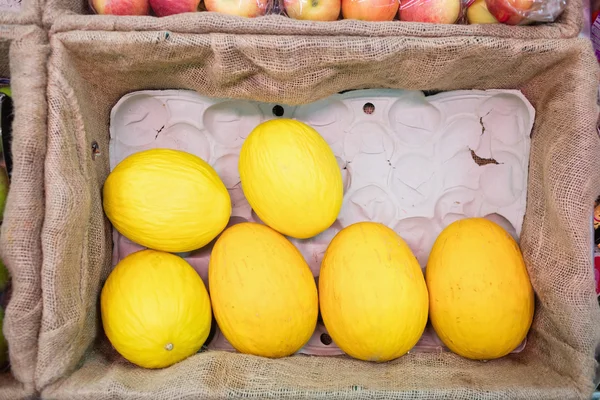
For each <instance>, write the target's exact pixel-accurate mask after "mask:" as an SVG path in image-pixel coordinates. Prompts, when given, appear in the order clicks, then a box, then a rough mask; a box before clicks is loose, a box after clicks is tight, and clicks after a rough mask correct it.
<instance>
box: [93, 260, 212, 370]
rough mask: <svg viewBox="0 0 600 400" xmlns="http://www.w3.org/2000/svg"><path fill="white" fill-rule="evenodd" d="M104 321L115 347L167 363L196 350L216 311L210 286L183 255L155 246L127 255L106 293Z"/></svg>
mask: <svg viewBox="0 0 600 400" xmlns="http://www.w3.org/2000/svg"><path fill="white" fill-rule="evenodd" d="M100 307H101V313H102V325H103V326H104V331H105V332H106V336H107V337H108V339H109V340H110V342H111V344H112V345H113V347H114V348H115V349H116V350H117V351H118V352H119V353H120V354H121V355H122V356H123V357H125V358H126V359H127V360H129V361H130V362H132V363H134V364H136V365H139V366H140V367H145V368H163V367H167V366H169V365H172V364H175V363H177V362H179V361H181V360H183V359H185V358H187V357H189V356H191V355H193V354H195V353H196V352H197V351H198V350H200V348H201V347H202V344H203V343H204V341H205V340H206V338H207V337H208V334H209V332H210V325H211V320H212V314H211V309H210V299H209V297H208V292H207V291H206V287H205V286H204V283H203V282H202V279H201V278H200V276H199V275H198V274H197V273H196V271H195V270H194V269H193V268H192V267H191V266H190V265H189V264H188V263H187V262H186V261H185V260H184V259H182V258H180V257H178V256H176V255H173V254H170V253H164V252H160V251H155V250H142V251H138V252H136V253H133V254H130V255H129V256H127V257H125V258H124V259H123V260H121V262H119V264H117V266H116V267H115V269H114V270H113V271H112V272H111V274H110V275H109V277H108V279H107V281H106V283H105V284H104V287H103V288H102V294H101V297H100Z"/></svg>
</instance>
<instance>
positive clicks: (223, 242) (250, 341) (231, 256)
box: [208, 223, 319, 358]
mask: <svg viewBox="0 0 600 400" xmlns="http://www.w3.org/2000/svg"><path fill="white" fill-rule="evenodd" d="M208 282H209V287H210V295H211V300H212V306H213V312H214V315H215V319H216V320H217V323H218V325H219V328H220V329H221V331H222V332H223V335H224V336H225V338H227V340H228V341H229V342H230V343H231V344H232V345H233V347H235V348H236V349H237V350H238V351H240V352H241V353H246V354H253V355H257V356H263V357H270V358H278V357H285V356H289V355H291V354H294V353H295V352H297V351H298V350H300V349H301V348H302V346H304V345H305V344H306V343H307V342H308V340H309V339H310V337H311V335H312V333H313V332H314V330H315V327H316V324H317V316H318V312H319V306H318V296H317V287H316V284H315V280H314V277H313V276H312V273H311V271H310V268H309V267H308V265H307V264H306V261H304V258H303V257H302V254H300V252H299V251H298V249H296V247H294V245H293V244H292V243H291V242H290V241H289V240H287V239H286V238H285V237H284V236H282V235H281V234H280V233H278V232H276V231H274V230H273V229H271V228H269V227H268V226H265V225H261V224H256V223H241V224H238V225H234V226H232V227H230V228H228V229H226V230H225V232H223V234H222V235H221V236H220V237H219V239H217V242H216V243H215V246H214V248H213V250H212V253H211V257H210V264H209V268H208Z"/></svg>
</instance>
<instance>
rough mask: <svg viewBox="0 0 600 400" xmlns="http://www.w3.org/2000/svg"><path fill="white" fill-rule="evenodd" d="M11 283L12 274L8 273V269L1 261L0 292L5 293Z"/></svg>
mask: <svg viewBox="0 0 600 400" xmlns="http://www.w3.org/2000/svg"><path fill="white" fill-rule="evenodd" d="M9 281H10V273H9V272H8V268H6V266H5V265H4V263H3V262H2V260H0V292H4V291H5V290H6V288H7V287H8V282H9Z"/></svg>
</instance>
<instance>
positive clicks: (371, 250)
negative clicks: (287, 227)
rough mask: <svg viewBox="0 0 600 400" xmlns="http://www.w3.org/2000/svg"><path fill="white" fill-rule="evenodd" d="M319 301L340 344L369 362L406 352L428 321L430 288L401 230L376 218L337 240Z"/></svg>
mask: <svg viewBox="0 0 600 400" xmlns="http://www.w3.org/2000/svg"><path fill="white" fill-rule="evenodd" d="M319 302H320V306H321V315H322V317H323V322H324V323H325V326H326V328H327V331H328V332H329V334H330V335H331V338H332V339H333V341H334V342H335V344H337V345H338V346H339V347H340V348H341V349H342V350H343V351H344V352H345V353H347V354H348V355H350V356H352V357H354V358H357V359H360V360H364V361H376V362H384V361H389V360H393V359H395V358H398V357H400V356H402V355H404V354H405V353H407V352H408V351H409V350H410V349H411V348H413V347H414V345H415V344H417V342H418V341H419V339H420V337H421V335H422V334H423V331H424V330H425V326H426V324H427V312H428V295H427V287H426V286H425V279H424V277H423V273H422V272H421V268H420V267H419V263H418V262H417V259H416V258H415V256H414V255H413V253H412V251H411V250H410V248H409V247H408V245H407V244H406V243H405V242H404V240H402V238H401V237H400V236H398V234H396V232H394V231H393V230H392V229H390V228H388V227H386V226H385V225H383V224H379V223H375V222H359V223H356V224H353V225H350V226H348V227H346V228H344V229H343V230H341V231H340V232H339V233H338V234H337V235H336V236H335V237H334V239H333V240H332V241H331V243H330V245H329V247H328V248H327V251H326V252H325V257H324V258H323V263H322V264H321V272H320V275H319Z"/></svg>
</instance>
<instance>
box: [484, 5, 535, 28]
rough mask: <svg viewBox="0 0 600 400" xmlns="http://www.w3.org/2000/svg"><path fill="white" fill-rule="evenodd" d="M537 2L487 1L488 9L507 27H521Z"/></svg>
mask: <svg viewBox="0 0 600 400" xmlns="http://www.w3.org/2000/svg"><path fill="white" fill-rule="evenodd" d="M534 1H535V0H485V4H486V5H487V9H488V10H489V12H490V14H492V15H493V16H494V17H495V18H496V19H497V20H498V22H501V23H503V24H507V25H519V24H521V23H522V22H524V20H525V14H526V13H527V11H528V10H529V9H530V8H531V6H533V3H534Z"/></svg>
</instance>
